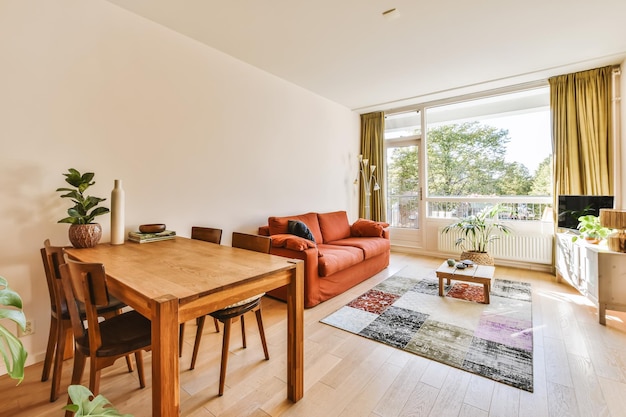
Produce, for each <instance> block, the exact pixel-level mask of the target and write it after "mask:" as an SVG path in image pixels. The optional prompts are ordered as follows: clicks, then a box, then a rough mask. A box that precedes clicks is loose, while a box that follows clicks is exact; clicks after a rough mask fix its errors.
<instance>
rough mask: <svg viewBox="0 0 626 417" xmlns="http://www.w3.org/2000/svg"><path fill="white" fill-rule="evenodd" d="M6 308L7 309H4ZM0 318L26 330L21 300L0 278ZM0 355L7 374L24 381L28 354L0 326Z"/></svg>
mask: <svg viewBox="0 0 626 417" xmlns="http://www.w3.org/2000/svg"><path fill="white" fill-rule="evenodd" d="M5 307H8V308H5ZM0 318H1V319H9V320H11V321H13V322H15V323H16V324H17V325H18V326H19V327H20V328H21V329H22V330H25V328H26V317H24V312H23V311H22V298H21V297H20V296H19V294H18V293H16V292H15V291H13V290H12V289H10V288H9V284H8V283H7V280H6V279H5V278H3V277H0ZM0 354H2V359H3V360H4V364H5V366H6V369H7V374H8V375H9V376H10V377H11V378H13V379H17V380H18V384H19V383H20V382H22V380H23V379H24V364H25V363H26V357H27V356H28V353H26V350H25V349H24V345H22V342H21V340H20V339H18V338H17V337H16V336H15V335H14V334H13V333H11V332H10V331H9V330H8V329H7V328H6V327H4V326H3V325H2V324H0Z"/></svg>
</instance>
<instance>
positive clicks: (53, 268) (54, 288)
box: [40, 239, 67, 316]
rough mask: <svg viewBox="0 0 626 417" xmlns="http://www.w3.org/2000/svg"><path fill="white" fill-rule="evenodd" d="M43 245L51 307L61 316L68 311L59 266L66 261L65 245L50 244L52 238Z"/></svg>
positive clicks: (42, 254) (42, 257) (42, 258)
mask: <svg viewBox="0 0 626 417" xmlns="http://www.w3.org/2000/svg"><path fill="white" fill-rule="evenodd" d="M43 245H44V247H43V248H41V250H40V252H41V260H42V261H43V268H44V272H45V273H46V282H47V283H48V292H49V294H50V307H51V308H52V311H53V312H54V313H55V314H57V315H59V316H60V315H61V314H63V312H64V311H66V305H67V303H66V301H65V295H64V294H63V286H62V285H61V272H60V270H59V267H60V266H61V265H62V264H64V263H65V258H64V255H63V247H61V246H52V245H50V239H46V240H45V241H44V242H43Z"/></svg>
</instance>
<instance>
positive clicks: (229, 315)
mask: <svg viewBox="0 0 626 417" xmlns="http://www.w3.org/2000/svg"><path fill="white" fill-rule="evenodd" d="M271 242H272V241H271V239H270V238H269V237H268V236H259V235H249V234H245V233H239V232H233V238H232V246H233V247H236V248H242V249H248V250H253V251H256V252H263V253H269V252H270V246H271ZM264 295H265V293H263V294H259V295H256V296H254V297H251V298H248V299H246V300H242V301H239V302H237V303H234V304H232V305H230V306H228V307H226V308H223V309H222V310H218V311H214V312H213V313H210V314H209V315H210V316H212V317H213V319H214V320H215V319H216V320H219V321H221V322H222V323H223V324H224V335H223V336H222V362H221V366H220V386H219V395H220V396H221V395H223V394H224V383H225V381H226V366H227V364H228V348H229V344H230V329H231V324H232V322H233V320H234V319H237V318H239V319H240V320H241V339H242V342H243V347H244V348H245V347H246V327H245V321H244V314H245V313H247V312H248V311H254V313H255V315H256V321H257V325H258V326H259V334H260V336H261V344H262V345H263V352H264V354H265V359H266V360H268V359H269V358H270V355H269V352H268V350H267V341H266V339H265V331H264V330H263V317H262V315H261V298H262V297H263V296H264ZM204 320H205V316H203V317H200V323H198V330H197V332H196V343H195V345H194V347H193V356H192V358H191V366H190V367H189V369H194V368H195V366H196V358H197V357H198V350H199V349H200V340H201V338H202V331H203V328H204Z"/></svg>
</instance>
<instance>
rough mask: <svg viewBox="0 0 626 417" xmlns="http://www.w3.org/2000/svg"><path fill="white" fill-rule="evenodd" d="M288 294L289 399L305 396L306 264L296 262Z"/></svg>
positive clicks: (295, 400) (294, 399)
mask: <svg viewBox="0 0 626 417" xmlns="http://www.w3.org/2000/svg"><path fill="white" fill-rule="evenodd" d="M294 262H295V264H296V268H295V269H294V270H293V273H292V277H291V282H290V283H289V290H288V294H287V397H288V398H289V399H290V400H291V401H293V402H297V401H298V400H300V399H301V398H302V397H303V396H304V263H303V262H302V261H300V260H298V261H295V260H294Z"/></svg>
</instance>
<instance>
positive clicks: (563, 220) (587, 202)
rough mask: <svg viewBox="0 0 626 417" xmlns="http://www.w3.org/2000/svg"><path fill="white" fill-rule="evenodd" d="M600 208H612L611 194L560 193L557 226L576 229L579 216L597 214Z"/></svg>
mask: <svg viewBox="0 0 626 417" xmlns="http://www.w3.org/2000/svg"><path fill="white" fill-rule="evenodd" d="M601 208H613V196H608V195H560V196H559V219H558V226H559V227H560V228H562V229H573V230H576V229H577V227H578V218H579V217H580V216H586V215H588V214H591V215H593V216H599V215H600V209H601Z"/></svg>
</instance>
